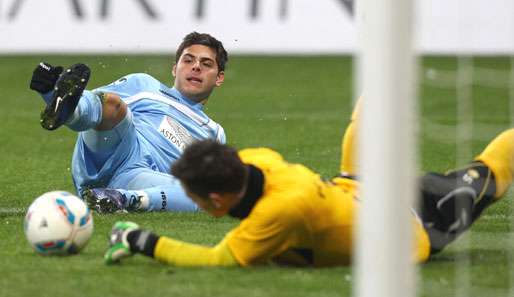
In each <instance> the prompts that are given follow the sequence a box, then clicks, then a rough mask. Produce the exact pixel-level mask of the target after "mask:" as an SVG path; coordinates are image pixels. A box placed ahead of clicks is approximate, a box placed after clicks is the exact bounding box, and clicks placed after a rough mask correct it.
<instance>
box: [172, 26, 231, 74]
mask: <svg viewBox="0 0 514 297" xmlns="http://www.w3.org/2000/svg"><path fill="white" fill-rule="evenodd" d="M194 44H201V45H205V46H207V47H209V48H211V49H213V50H214V51H215V52H216V63H217V64H218V71H224V70H225V64H226V63H227V61H228V54H227V51H226V50H225V48H224V47H223V43H221V41H219V40H217V39H216V38H214V37H212V36H211V35H209V34H207V33H198V32H191V33H189V34H187V35H186V36H185V37H184V40H182V43H181V44H180V45H179V47H178V49H177V53H176V54H175V63H178V60H179V59H180V56H182V52H183V51H184V49H186V48H188V47H190V46H192V45H194Z"/></svg>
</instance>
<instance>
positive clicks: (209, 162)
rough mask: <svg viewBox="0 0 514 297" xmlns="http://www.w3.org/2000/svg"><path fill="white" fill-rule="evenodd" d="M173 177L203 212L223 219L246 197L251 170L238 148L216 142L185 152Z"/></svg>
mask: <svg viewBox="0 0 514 297" xmlns="http://www.w3.org/2000/svg"><path fill="white" fill-rule="evenodd" d="M171 173H172V175H173V176H175V177H176V178H177V179H179V180H180V182H181V183H182V186H183V188H184V190H185V191H186V193H187V195H188V196H189V197H190V198H191V199H192V200H193V201H194V202H195V203H196V204H198V206H199V207H200V208H202V209H204V210H205V211H207V212H208V213H210V214H211V215H213V216H216V217H220V216H223V215H226V214H227V213H228V212H229V211H230V209H231V208H233V207H234V206H236V205H237V204H238V203H239V201H240V200H241V198H242V197H243V196H244V194H245V190H246V184H247V179H248V166H247V165H246V164H244V163H243V162H242V161H241V159H240V158H239V155H238V153H237V151H236V150H235V149H234V148H232V147H229V146H227V145H224V144H221V143H219V142H217V141H214V140H202V141H198V142H195V143H193V144H191V145H190V146H189V147H187V148H186V149H185V150H184V153H183V154H182V156H181V157H180V159H178V160H177V161H176V162H175V163H174V164H173V167H172V170H171Z"/></svg>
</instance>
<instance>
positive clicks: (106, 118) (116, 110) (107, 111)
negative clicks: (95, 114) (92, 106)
mask: <svg viewBox="0 0 514 297" xmlns="http://www.w3.org/2000/svg"><path fill="white" fill-rule="evenodd" d="M98 96H99V97H100V101H101V102H102V120H101V122H100V123H99V124H98V126H96V127H95V129H96V130H98V131H106V130H111V129H114V128H115V127H116V126H117V125H118V124H119V123H120V122H121V121H122V120H123V119H125V117H126V114H127V110H128V107H127V104H126V103H125V102H123V101H122V100H121V98H120V96H118V95H116V94H112V93H102V92H99V93H98Z"/></svg>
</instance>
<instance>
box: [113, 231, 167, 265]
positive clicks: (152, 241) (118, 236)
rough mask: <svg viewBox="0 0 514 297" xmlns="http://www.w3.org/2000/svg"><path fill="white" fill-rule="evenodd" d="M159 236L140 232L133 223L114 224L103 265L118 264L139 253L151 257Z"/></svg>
mask: <svg viewBox="0 0 514 297" xmlns="http://www.w3.org/2000/svg"><path fill="white" fill-rule="evenodd" d="M158 240H159V236H157V235H155V234H153V233H151V232H150V231H146V230H142V229H140V228H139V226H138V225H137V224H136V223H133V222H121V221H120V222H116V223H115V224H114V226H113V227H112V230H111V237H110V238H109V248H108V249H107V252H106V253H105V255H104V260H105V264H114V263H119V262H120V261H121V259H124V258H127V257H130V256H132V255H133V254H134V253H141V254H144V255H147V256H149V257H153V251H154V249H155V246H156V244H157V241H158Z"/></svg>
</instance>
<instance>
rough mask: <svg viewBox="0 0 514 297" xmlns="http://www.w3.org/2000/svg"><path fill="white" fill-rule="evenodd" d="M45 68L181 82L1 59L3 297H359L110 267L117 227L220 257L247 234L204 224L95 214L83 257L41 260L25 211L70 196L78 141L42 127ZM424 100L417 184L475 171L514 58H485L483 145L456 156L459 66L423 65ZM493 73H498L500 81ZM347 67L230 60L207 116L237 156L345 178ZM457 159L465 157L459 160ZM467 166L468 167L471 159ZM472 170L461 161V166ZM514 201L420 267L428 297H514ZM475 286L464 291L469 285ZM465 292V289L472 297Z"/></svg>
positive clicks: (234, 274)
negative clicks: (36, 70)
mask: <svg viewBox="0 0 514 297" xmlns="http://www.w3.org/2000/svg"><path fill="white" fill-rule="evenodd" d="M40 60H46V61H48V62H50V63H52V64H63V65H69V64H72V63H76V62H84V63H87V64H89V65H90V66H91V67H92V79H91V81H90V83H89V86H90V87H96V86H100V85H103V84H106V83H109V82H111V81H113V80H114V79H116V78H118V77H121V76H123V75H125V74H128V73H132V72H147V73H149V74H151V75H153V76H155V77H156V78H158V79H160V80H162V81H164V82H168V83H169V82H170V76H171V74H170V70H169V69H170V65H171V64H172V62H173V60H172V58H171V57H165V56H1V57H0V100H1V101H0V106H1V107H0V140H1V145H0V160H1V162H0V163H1V165H0V262H1V263H0V271H1V277H0V296H1V297H4V296H201V297H205V296H247V297H250V296H295V297H296V296H349V295H350V294H351V292H352V289H353V284H354V281H353V279H352V269H351V267H340V268H330V269H299V268H279V267H257V268H245V269H240V268H230V269H221V268H211V269H206V268H175V267H170V266H165V265H163V264H159V263H157V262H155V261H152V260H150V259H148V258H145V257H142V256H136V257H134V258H133V259H130V260H128V261H126V262H125V263H123V264H122V265H119V266H112V267H107V266H105V265H104V264H103V262H102V255H103V252H104V250H105V248H106V243H107V236H108V233H109V230H110V227H111V226H112V224H113V223H114V222H115V221H116V220H120V219H124V220H133V221H136V222H138V223H139V224H141V225H142V226H144V227H146V228H149V229H152V230H154V231H156V232H157V233H158V234H162V235H169V236H173V237H176V238H179V239H182V240H187V241H191V242H195V243H201V244H214V243H216V242H218V241H219V240H220V239H221V238H222V237H223V234H224V233H225V232H226V231H228V230H229V229H231V228H232V227H233V226H234V225H235V224H237V221H235V220H232V219H228V218H226V219H225V218H224V219H214V218H210V217H208V216H207V215H205V214H203V213H197V214H174V213H151V214H125V215H123V214H117V215H109V216H98V215H96V214H95V216H94V223H95V232H94V235H93V237H92V239H91V241H90V243H89V245H88V246H87V247H86V249H85V250H84V251H83V252H82V253H81V254H79V255H76V256H71V257H41V256H38V255H36V254H35V253H34V252H33V251H32V250H31V248H30V247H29V245H28V244H27V242H26V241H25V238H24V234H23V224H22V222H23V216H24V213H23V210H22V209H23V208H26V207H27V206H28V205H29V204H30V202H31V201H32V199H34V198H35V197H37V196H38V195H40V194H42V193H44V192H46V191H50V190H56V189H61V190H68V191H73V187H72V183H71V178H70V159H71V152H72V149H73V146H74V143H75V134H74V133H72V132H71V131H68V130H67V129H59V130H57V131H55V132H48V131H44V130H43V129H41V128H40V126H39V112H40V110H41V108H42V107H43V102H42V100H40V99H39V98H38V96H37V95H36V94H35V93H33V92H32V91H30V90H29V89H28V84H29V79H30V76H31V73H32V69H33V67H34V66H35V65H36V64H37V63H38V62H39V61H40ZM421 64H422V65H421V66H422V67H420V72H419V73H420V76H419V90H418V94H419V96H420V101H419V111H420V113H421V116H420V118H419V133H418V135H419V141H418V144H419V152H420V156H419V164H420V166H419V167H420V172H421V171H427V170H435V171H444V170H446V169H450V168H452V167H453V166H455V165H456V164H458V163H459V162H462V160H463V158H464V159H466V158H471V157H472V156H473V155H474V154H476V153H478V152H479V151H480V150H481V148H482V147H483V146H484V145H485V144H486V143H487V142H488V141H489V140H490V139H491V138H492V137H494V136H495V135H496V134H497V133H499V132H500V131H502V130H503V129H506V128H508V127H509V126H510V116H509V108H510V107H509V106H510V105H509V104H510V103H509V89H508V75H509V74H508V72H506V71H507V70H508V69H509V67H510V65H509V58H506V57H494V58H493V57H491V58H480V59H478V58H475V60H474V64H475V66H476V67H475V70H474V72H473V74H474V76H475V77H476V78H477V82H476V83H475V84H474V86H473V92H472V94H473V100H472V105H470V107H469V108H470V110H472V112H471V113H468V115H470V116H471V117H470V118H469V119H468V120H469V121H471V122H472V125H471V126H469V127H470V128H471V130H470V131H471V133H472V138H471V139H462V140H461V143H462V144H463V146H461V147H460V148H464V149H458V148H457V146H456V139H457V136H458V131H459V130H458V128H457V123H458V119H457V116H456V115H457V114H458V112H459V109H458V108H457V105H456V99H455V98H456V95H457V92H456V88H455V76H454V71H455V70H456V65H457V60H456V59H455V58H452V57H427V58H424V59H423V60H422V61H421ZM484 69H495V70H496V71H497V72H494V73H495V74H494V75H493V77H491V75H490V74H489V72H485V70H484ZM352 77H353V76H352V61H351V58H349V57H335V56H334V57H233V58H232V59H231V60H230V62H229V66H228V69H227V72H226V82H225V85H224V86H223V87H222V88H219V89H217V90H216V91H215V93H214V95H213V97H212V98H211V100H210V102H209V104H208V106H207V108H206V112H207V113H208V114H210V115H211V116H212V117H213V118H214V119H216V120H217V121H218V122H219V123H221V124H222V125H223V126H224V127H225V131H226V132H227V136H228V141H229V143H231V144H233V145H235V146H236V147H239V148H243V147H249V146H269V147H272V148H274V149H276V150H278V151H280V152H281V153H283V154H284V156H285V157H286V158H287V159H289V160H290V161H292V162H301V163H304V164H306V165H308V166H310V167H311V168H313V169H315V170H316V171H318V172H320V173H321V174H322V175H323V176H326V177H330V176H332V175H333V174H335V173H336V172H337V169H338V163H339V155H340V139H341V135H342V133H343V131H344V128H345V125H346V124H347V123H348V121H349V118H350V113H351V100H352V83H353V82H352ZM457 151H459V152H460V155H458V154H457ZM463 154H464V156H463ZM459 160H461V161H459ZM512 199H513V197H512V195H508V196H507V197H506V199H504V200H502V201H500V202H499V203H497V204H496V205H494V206H493V207H491V208H490V209H489V210H488V211H486V212H485V214H484V215H483V217H482V218H481V219H480V220H479V222H477V223H476V224H475V225H474V227H473V228H472V232H470V233H468V234H466V235H465V236H463V237H462V238H460V239H459V240H458V241H457V242H456V243H454V244H452V245H451V246H450V247H449V248H448V249H447V250H445V251H444V252H443V253H441V254H439V255H437V256H436V257H434V259H432V260H431V261H430V262H429V263H427V264H424V265H419V266H418V271H419V282H418V285H417V290H418V295H419V296H453V295H454V294H459V295H460V296H513V294H514V289H513V288H512V287H514V267H512V266H513V265H514V262H512V261H513V260H514V259H513V258H512V255H513V254H512V252H511V250H512V249H513V247H514V245H513V242H514V240H513V239H512V238H513V237H512V234H511V231H510V230H511V226H512V219H513V212H512V211H511V210H510V209H511V205H512ZM461 281H463V282H464V285H463V284H462V283H461ZM466 284H467V285H466Z"/></svg>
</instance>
